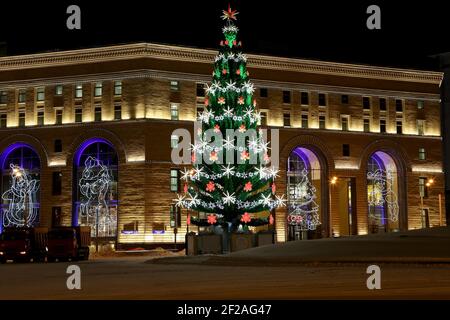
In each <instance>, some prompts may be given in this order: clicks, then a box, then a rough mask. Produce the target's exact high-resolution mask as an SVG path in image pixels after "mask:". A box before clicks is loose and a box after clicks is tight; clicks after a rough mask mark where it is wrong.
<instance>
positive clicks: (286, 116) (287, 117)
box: [283, 113, 291, 127]
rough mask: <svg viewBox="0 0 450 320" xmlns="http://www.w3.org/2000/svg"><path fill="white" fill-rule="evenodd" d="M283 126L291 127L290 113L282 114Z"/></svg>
mask: <svg viewBox="0 0 450 320" xmlns="http://www.w3.org/2000/svg"><path fill="white" fill-rule="evenodd" d="M283 126H285V127H290V126H291V114H290V113H284V114H283Z"/></svg>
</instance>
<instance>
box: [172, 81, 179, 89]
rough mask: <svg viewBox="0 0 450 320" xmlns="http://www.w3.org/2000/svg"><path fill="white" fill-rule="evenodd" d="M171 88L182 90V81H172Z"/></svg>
mask: <svg viewBox="0 0 450 320" xmlns="http://www.w3.org/2000/svg"><path fill="white" fill-rule="evenodd" d="M170 90H172V91H178V90H180V83H179V82H178V81H176V80H172V81H170Z"/></svg>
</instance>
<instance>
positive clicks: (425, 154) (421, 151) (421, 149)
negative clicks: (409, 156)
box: [419, 148, 427, 160]
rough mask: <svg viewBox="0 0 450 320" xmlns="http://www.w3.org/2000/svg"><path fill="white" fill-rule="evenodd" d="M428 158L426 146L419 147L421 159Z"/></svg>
mask: <svg viewBox="0 0 450 320" xmlns="http://www.w3.org/2000/svg"><path fill="white" fill-rule="evenodd" d="M426 158H427V153H426V151H425V148H419V160H425V159H426Z"/></svg>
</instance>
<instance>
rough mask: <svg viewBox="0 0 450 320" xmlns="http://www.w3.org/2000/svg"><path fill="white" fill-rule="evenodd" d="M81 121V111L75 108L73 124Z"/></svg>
mask: <svg viewBox="0 0 450 320" xmlns="http://www.w3.org/2000/svg"><path fill="white" fill-rule="evenodd" d="M81 121H83V109H82V108H76V109H75V122H81Z"/></svg>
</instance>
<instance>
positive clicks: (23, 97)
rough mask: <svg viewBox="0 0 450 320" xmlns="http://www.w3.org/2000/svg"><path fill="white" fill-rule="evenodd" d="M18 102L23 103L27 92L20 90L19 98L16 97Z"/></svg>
mask: <svg viewBox="0 0 450 320" xmlns="http://www.w3.org/2000/svg"><path fill="white" fill-rule="evenodd" d="M17 99H18V102H19V103H24V102H25V101H26V99H27V92H26V91H25V89H21V90H19V96H18V98H17Z"/></svg>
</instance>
